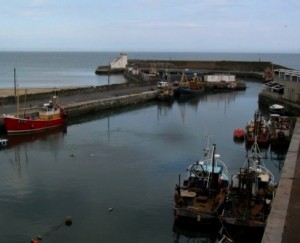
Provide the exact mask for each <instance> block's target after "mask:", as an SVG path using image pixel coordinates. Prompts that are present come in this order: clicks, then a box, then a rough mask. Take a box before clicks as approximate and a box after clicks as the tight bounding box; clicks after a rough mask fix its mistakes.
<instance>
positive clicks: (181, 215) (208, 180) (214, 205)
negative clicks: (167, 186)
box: [174, 144, 228, 225]
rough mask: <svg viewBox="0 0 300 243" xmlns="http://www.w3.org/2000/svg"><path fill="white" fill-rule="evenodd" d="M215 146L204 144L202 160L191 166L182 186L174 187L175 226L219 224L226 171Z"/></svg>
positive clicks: (226, 177)
mask: <svg viewBox="0 0 300 243" xmlns="http://www.w3.org/2000/svg"><path fill="white" fill-rule="evenodd" d="M215 151H216V145H215V144H208V146H207V148H206V149H205V150H204V155H203V158H202V159H201V160H199V161H196V162H195V163H192V164H191V165H190V166H189V167H188V169H187V172H188V175H187V178H186V179H185V180H184V182H183V185H181V184H180V183H181V182H180V177H179V184H178V185H176V190H175V195H174V217H175V222H177V223H188V224H195V223H196V224H198V223H200V224H203V225H205V224H215V223H218V222H219V219H218V213H217V212H218V211H220V210H221V207H220V205H222V202H223V199H224V197H225V193H226V190H227V189H228V170H227V167H226V165H225V164H224V162H222V161H221V160H220V159H219V157H220V156H219V155H217V154H216V153H215Z"/></svg>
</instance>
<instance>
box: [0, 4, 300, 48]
mask: <svg viewBox="0 0 300 243" xmlns="http://www.w3.org/2000/svg"><path fill="white" fill-rule="evenodd" d="M0 2H1V8H0V30H1V31H0V51H125V52H130V51H157V52H170V51H174V52H261V53H270V52H271V53H272V52H275V53H300V31H299V29H300V28H299V27H300V12H299V10H300V1H299V0H130V1H129V0H9V1H7V0H0Z"/></svg>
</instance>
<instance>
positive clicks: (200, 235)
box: [173, 223, 220, 243]
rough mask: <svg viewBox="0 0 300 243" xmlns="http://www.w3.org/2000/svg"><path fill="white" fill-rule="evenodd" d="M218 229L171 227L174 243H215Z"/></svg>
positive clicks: (212, 227)
mask: <svg viewBox="0 0 300 243" xmlns="http://www.w3.org/2000/svg"><path fill="white" fill-rule="evenodd" d="M219 230H220V228H219V227H214V226H203V225H202V226H201V225H198V226H195V225H194V226H193V225H188V226H186V225H178V224H175V223H174V225H173V233H174V234H173V237H174V243H183V242H199V243H216V242H218V237H219Z"/></svg>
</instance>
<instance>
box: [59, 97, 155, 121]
mask: <svg viewBox="0 0 300 243" xmlns="http://www.w3.org/2000/svg"><path fill="white" fill-rule="evenodd" d="M156 98H157V91H147V92H142V93H139V94H129V95H124V96H119V97H112V98H105V99H99V100H94V101H86V102H79V103H76V104H70V105H67V106H66V107H65V108H64V109H65V111H66V113H67V115H68V117H75V116H79V115H83V114H87V113H92V112H97V111H101V110H108V109H113V108H119V107H123V106H128V105H135V104H140V103H143V102H147V101H150V100H154V99H156Z"/></svg>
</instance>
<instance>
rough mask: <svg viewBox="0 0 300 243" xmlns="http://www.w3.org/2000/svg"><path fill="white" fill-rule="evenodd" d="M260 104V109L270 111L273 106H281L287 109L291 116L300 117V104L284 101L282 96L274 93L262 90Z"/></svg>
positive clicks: (259, 98)
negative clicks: (269, 108)
mask: <svg viewBox="0 0 300 243" xmlns="http://www.w3.org/2000/svg"><path fill="white" fill-rule="evenodd" d="M258 103H259V106H260V107H262V108H265V109H268V107H269V106H270V105H273V104H281V105H284V106H285V107H286V108H287V110H288V114H289V116H298V115H299V114H300V105H299V104H297V103H295V102H291V101H289V100H286V99H283V98H282V95H279V94H277V93H274V92H269V91H266V90H262V91H261V92H260V93H259V95H258Z"/></svg>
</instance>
